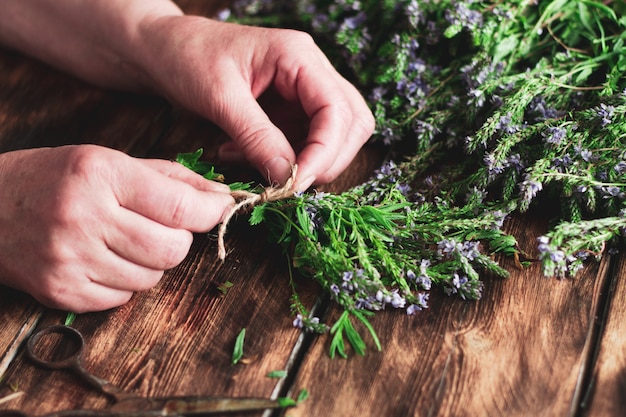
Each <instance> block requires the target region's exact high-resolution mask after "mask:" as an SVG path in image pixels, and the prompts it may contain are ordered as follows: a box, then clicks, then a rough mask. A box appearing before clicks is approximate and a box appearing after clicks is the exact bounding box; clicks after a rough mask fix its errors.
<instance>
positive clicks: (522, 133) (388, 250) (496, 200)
mask: <svg viewBox="0 0 626 417" xmlns="http://www.w3.org/2000/svg"><path fill="white" fill-rule="evenodd" d="M226 15H229V17H228V19H230V20H233V21H238V22H242V23H253V24H261V25H270V26H280V27H291V28H296V29H301V30H305V31H307V32H309V33H311V34H312V35H313V36H314V38H315V40H316V42H317V43H318V45H320V47H321V48H322V49H323V50H324V51H325V52H326V53H327V54H328V56H329V57H330V59H331V60H332V61H333V62H334V63H335V65H336V66H337V68H339V69H340V71H342V73H343V74H344V75H345V76H346V77H347V78H349V79H350V80H351V81H352V82H354V83H355V85H356V86H357V87H358V88H359V89H360V90H361V92H362V93H363V95H364V97H366V99H367V101H368V102H369V104H370V107H371V109H372V111H373V113H374V116H375V118H376V122H377V128H376V133H375V135H374V137H373V138H372V140H374V141H379V142H382V143H383V144H385V145H387V146H388V147H389V152H390V155H391V156H390V158H389V160H387V161H386V162H385V163H384V165H383V166H381V167H380V169H379V170H377V172H376V173H375V174H374V175H373V177H372V178H371V179H370V180H369V181H367V182H365V183H364V184H362V185H360V186H357V187H355V188H353V189H351V190H349V191H347V192H345V193H341V194H326V193H313V194H298V195H295V196H294V197H293V198H291V199H287V200H282V201H277V202H271V203H265V204H263V205H260V206H257V207H255V209H254V211H253V213H252V215H251V217H250V223H251V224H252V225H262V226H264V227H267V229H269V230H270V235H271V239H272V240H273V241H274V242H276V243H278V244H280V245H282V246H283V248H284V250H285V251H286V253H287V254H288V255H289V258H290V259H291V260H292V264H293V266H294V267H295V268H297V269H298V271H299V272H300V273H302V274H304V275H307V276H310V277H311V278H313V279H315V280H316V281H317V282H319V283H320V285H321V286H322V288H324V289H325V290H326V292H327V293H328V294H329V297H330V298H331V299H332V300H334V301H335V302H336V303H337V304H338V305H339V306H340V307H341V309H343V311H344V313H342V314H341V315H340V316H339V319H338V321H336V322H335V323H334V324H332V325H331V326H326V325H324V324H323V323H321V322H320V320H319V319H318V318H316V317H313V316H312V315H311V314H310V313H309V312H308V311H307V309H306V307H305V306H303V305H302V303H301V302H300V301H299V297H298V296H297V293H295V294H294V296H293V297H292V310H293V311H294V314H295V316H296V317H295V320H294V325H295V326H296V327H299V328H302V329H305V330H307V331H316V332H323V331H327V330H329V329H330V330H331V343H330V345H331V355H335V354H338V355H339V356H346V355H347V349H346V346H347V344H349V345H351V347H352V348H353V350H354V351H355V352H357V353H359V354H362V353H364V352H365V349H366V346H367V344H368V342H367V341H366V340H367V339H364V338H363V337H362V336H361V335H360V334H359V333H358V332H357V330H356V328H357V327H355V324H356V323H363V324H365V328H366V331H367V332H368V333H370V334H371V336H372V337H373V339H372V340H373V343H374V345H375V346H376V347H379V342H378V339H377V338H376V333H375V331H374V329H373V328H372V327H371V326H370V325H369V321H368V319H369V318H370V317H371V314H374V313H376V312H378V311H382V310H385V309H394V308H395V309H404V310H405V311H406V312H407V313H408V314H415V313H416V312H417V311H419V310H421V309H423V308H426V307H427V302H428V295H429V292H430V291H432V290H433V289H436V288H440V289H442V290H443V291H444V292H445V293H447V294H449V295H458V296H460V297H462V298H465V299H478V298H480V296H481V292H482V286H483V284H482V280H481V277H483V276H484V275H485V274H494V275H497V276H502V277H506V276H507V271H505V270H504V269H503V268H502V267H501V266H500V265H498V264H497V263H496V262H495V261H494V260H493V259H494V258H493V257H492V255H493V254H494V253H503V254H506V255H516V253H517V245H516V242H515V239H514V238H513V237H512V236H509V235H508V234H507V233H505V232H504V231H503V225H504V222H505V219H506V218H507V217H508V216H509V215H511V214H512V213H520V212H525V211H527V210H529V209H530V208H531V207H532V206H533V205H537V204H552V203H553V202H558V205H559V211H558V213H556V214H555V216H556V219H557V221H556V222H555V223H554V226H553V227H552V228H551V229H550V230H549V231H548V232H547V233H546V235H545V236H538V237H537V252H538V253H539V256H538V258H539V260H540V261H541V262H542V265H543V271H544V273H545V274H546V275H549V276H573V275H574V274H575V273H576V272H577V271H578V270H580V268H581V267H582V265H583V263H584V262H585V261H586V260H587V259H599V258H600V257H601V256H602V255H603V254H604V253H607V252H611V251H615V250H617V249H618V248H619V247H620V246H619V245H620V242H621V238H622V236H623V235H624V231H625V230H626V227H625V226H626V224H625V222H626V203H625V201H626V149H625V143H626V77H624V76H623V74H624V72H625V71H626V45H625V41H626V6H625V5H624V3H623V2H619V1H609V2H600V1H594V0H551V1H541V2H529V1H527V0H512V1H508V2H495V1H482V2H477V1H472V0H461V1H456V0H440V1H426V0H395V1H394V0H386V1H376V0H359V1H356V0H296V1H286V0H285V1H269V2H268V1H264V0H249V1H238V2H235V3H234V4H233V6H232V7H231V9H230V13H229V14H228V13H226V14H221V16H222V17H224V16H226ZM192 165H193V164H192ZM539 195H541V196H542V198H538V196H539ZM542 202H546V203H542ZM292 288H294V290H295V286H293V285H292ZM346 341H347V344H346Z"/></svg>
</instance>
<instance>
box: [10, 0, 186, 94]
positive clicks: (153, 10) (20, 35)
mask: <svg viewBox="0 0 626 417" xmlns="http://www.w3.org/2000/svg"><path fill="white" fill-rule="evenodd" d="M2 6H3V11H2V13H0V43H2V44H4V45H6V46H8V47H11V48H15V49H18V50H20V51H23V52H24V53H27V54H29V55H32V56H34V57H35V58H38V59H41V60H42V61H44V62H47V63H49V64H50V65H53V66H55V67H57V68H59V69H61V70H63V71H66V72H69V73H71V74H74V75H76V76H77V77H80V78H82V79H84V80H86V81H88V82H91V83H94V84H96V85H100V86H103V87H107V88H116V89H128V90H141V89H145V88H146V87H147V86H146V85H145V82H146V77H145V70H144V67H143V63H144V62H145V59H144V57H143V56H142V53H143V49H142V47H141V44H142V40H141V27H142V26H143V25H145V24H147V23H149V22H150V21H151V20H154V19H157V18H159V17H162V16H168V15H169V16H172V15H182V14H183V13H182V11H181V10H180V9H179V8H178V7H177V6H176V5H175V4H174V3H172V2H171V1H170V0H152V1H143V0H88V1H84V0H11V1H8V2H5V3H4V4H3V5H2Z"/></svg>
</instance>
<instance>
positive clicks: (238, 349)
mask: <svg viewBox="0 0 626 417" xmlns="http://www.w3.org/2000/svg"><path fill="white" fill-rule="evenodd" d="M245 337H246V328H245V327H244V328H243V329H241V331H240V332H239V334H238V335H237V340H235V348H234V349H233V358H232V360H231V364H232V365H236V364H237V363H238V362H239V361H240V360H241V358H243V341H244V339H245Z"/></svg>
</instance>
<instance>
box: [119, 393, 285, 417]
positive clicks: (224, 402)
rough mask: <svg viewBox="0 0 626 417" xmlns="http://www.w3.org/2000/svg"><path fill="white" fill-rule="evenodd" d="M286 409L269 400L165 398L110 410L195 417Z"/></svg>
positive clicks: (140, 400)
mask: <svg viewBox="0 0 626 417" xmlns="http://www.w3.org/2000/svg"><path fill="white" fill-rule="evenodd" d="M284 407H285V406H284V405H281V404H280V403H279V402H278V401H276V400H270V399H269V398H237V397H234V398H232V397H231V398H224V397H165V398H132V399H127V400H122V401H120V402H118V403H117V404H114V405H113V406H112V407H111V408H110V410H111V411H115V412H119V411H123V412H128V411H139V410H143V412H144V413H146V415H151V414H149V413H155V412H156V413H158V415H161V416H181V415H185V416H193V415H196V414H215V413H225V412H236V411H256V410H266V409H274V408H284Z"/></svg>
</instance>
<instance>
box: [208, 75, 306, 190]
mask: <svg viewBox="0 0 626 417" xmlns="http://www.w3.org/2000/svg"><path fill="white" fill-rule="evenodd" d="M245 85H246V83H245V82H242V81H240V82H239V83H234V82H229V87H227V88H226V89H225V94H223V95H221V97H220V100H221V103H219V104H218V106H217V108H218V109H219V110H218V112H217V114H215V115H214V117H213V121H214V122H215V123H217V124H218V125H219V126H220V127H221V128H222V129H223V130H224V131H225V132H226V133H227V134H228V135H229V136H230V137H231V138H232V140H233V141H234V142H235V145H236V148H237V149H238V150H239V151H240V152H241V153H242V154H243V156H244V158H245V159H246V160H248V161H249V162H250V163H251V164H252V165H253V166H255V167H256V168H257V169H258V170H259V171H260V172H261V173H262V174H264V175H265V176H266V177H267V179H268V180H269V181H270V182H278V183H280V184H284V183H285V181H286V180H287V178H289V176H290V175H291V167H292V165H293V164H294V163H295V161H296V154H295V152H294V150H293V148H292V147H291V144H290V143H289V141H288V140H287V138H286V137H285V135H284V134H283V132H282V131H281V130H280V129H279V128H278V127H276V126H275V125H274V124H273V123H272V121H271V120H270V118H269V117H268V115H267V114H266V113H265V112H264V111H263V108H262V107H261V106H260V105H259V103H258V102H257V100H256V99H255V97H254V96H253V95H252V92H251V91H249V90H247V89H246V88H245V87H244V88H242V86H245Z"/></svg>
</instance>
